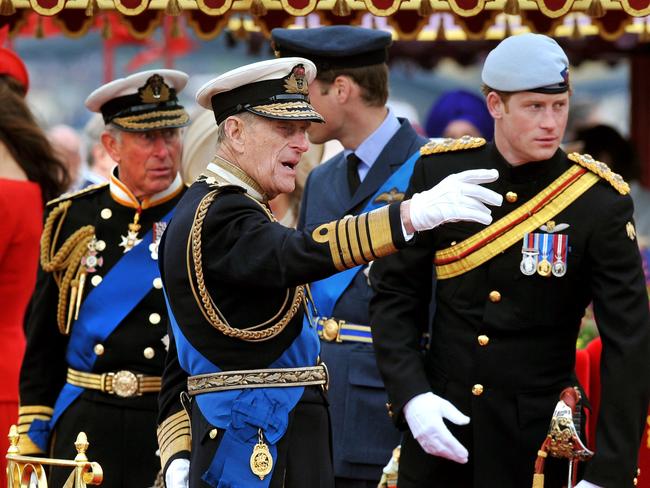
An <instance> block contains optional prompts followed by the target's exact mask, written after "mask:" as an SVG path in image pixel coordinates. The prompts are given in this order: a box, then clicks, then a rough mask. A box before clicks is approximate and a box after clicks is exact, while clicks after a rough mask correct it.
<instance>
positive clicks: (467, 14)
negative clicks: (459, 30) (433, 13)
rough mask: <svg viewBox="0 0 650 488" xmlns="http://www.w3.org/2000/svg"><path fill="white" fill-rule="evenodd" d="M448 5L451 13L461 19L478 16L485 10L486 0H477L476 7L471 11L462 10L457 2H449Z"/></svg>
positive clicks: (449, 0)
mask: <svg viewBox="0 0 650 488" xmlns="http://www.w3.org/2000/svg"><path fill="white" fill-rule="evenodd" d="M448 3H449V7H450V8H451V11H452V12H454V13H455V14H457V15H459V16H461V17H471V16H472V15H476V14H478V13H479V12H480V11H482V10H483V9H484V8H485V0H477V2H476V6H475V7H473V8H470V9H464V8H462V7H461V6H460V5H458V2H457V1H456V0H448Z"/></svg>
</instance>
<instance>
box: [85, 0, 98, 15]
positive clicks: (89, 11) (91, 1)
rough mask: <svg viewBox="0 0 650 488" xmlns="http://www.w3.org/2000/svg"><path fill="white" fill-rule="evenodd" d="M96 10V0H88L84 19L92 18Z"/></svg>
mask: <svg viewBox="0 0 650 488" xmlns="http://www.w3.org/2000/svg"><path fill="white" fill-rule="evenodd" d="M98 10H99V4H98V3H97V0H88V5H86V17H92V16H93V15H95V12H97V11H98Z"/></svg>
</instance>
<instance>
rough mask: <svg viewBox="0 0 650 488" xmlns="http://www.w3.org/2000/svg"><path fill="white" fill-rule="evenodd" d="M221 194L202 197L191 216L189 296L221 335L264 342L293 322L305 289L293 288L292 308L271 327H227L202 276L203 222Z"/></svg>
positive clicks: (269, 215) (272, 218) (187, 263)
mask: <svg viewBox="0 0 650 488" xmlns="http://www.w3.org/2000/svg"><path fill="white" fill-rule="evenodd" d="M220 191H221V190H220V189H219V188H217V189H216V190H212V191H211V192H209V193H208V194H207V195H205V196H204V197H203V198H202V199H201V202H200V203H199V205H198V207H197V209H196V213H195V214H194V221H193V222H192V229H191V232H190V235H189V236H188V240H187V258H186V265H187V273H188V277H189V280H190V286H191V287H192V293H193V294H194V299H195V300H196V304H197V306H198V307H199V310H201V313H202V314H203V316H204V317H205V319H206V321H207V322H208V323H209V324H210V325H212V327H214V328H215V329H217V330H218V331H219V332H221V333H222V334H224V335H226V336H228V337H234V338H236V339H241V340H243V341H247V342H260V341H266V340H269V339H272V338H273V337H275V336H277V335H278V334H279V333H280V332H282V331H283V330H284V329H285V327H286V326H287V325H288V324H289V322H290V321H291V319H293V317H294V316H295V315H296V313H297V312H298V308H299V307H300V305H301V303H302V301H303V300H304V296H305V291H304V286H302V285H301V286H297V287H296V288H295V290H294V294H293V300H292V302H291V305H290V306H289V308H288V309H287V311H286V312H285V314H284V315H283V317H282V318H281V319H280V320H279V321H278V322H277V323H275V324H274V325H272V326H271V327H268V328H266V329H263V330H252V329H254V328H256V327H259V326H254V327H251V328H249V329H237V328H235V327H232V326H230V324H228V321H227V320H226V319H225V317H223V315H222V314H221V312H220V311H219V308H218V307H217V306H216V304H215V303H214V300H213V299H212V296H211V295H210V292H209V291H208V289H207V287H206V284H205V279H204V276H203V250H202V247H201V240H202V231H203V221H204V220H205V217H206V215H207V213H208V209H209V208H210V205H212V202H213V201H214V199H215V198H216V197H217V196H218V195H219V193H220ZM242 195H243V196H245V197H247V198H250V199H251V200H252V201H254V202H255V203H257V204H258V205H259V206H260V207H261V208H262V210H263V211H264V213H265V214H266V216H267V217H268V218H269V220H271V221H272V222H274V221H275V218H274V217H273V214H272V213H271V212H270V211H269V209H268V208H266V207H265V206H264V205H263V204H262V203H260V202H258V201H257V200H256V199H254V198H253V197H251V196H250V195H247V194H246V193H243V194H242ZM190 260H191V262H190ZM190 263H191V264H193V267H194V276H192V268H191V266H190ZM194 280H196V287H195V286H194ZM197 288H198V295H197ZM288 293H289V290H288V289H287V294H288ZM285 303H286V302H285Z"/></svg>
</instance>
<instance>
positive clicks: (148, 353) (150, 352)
mask: <svg viewBox="0 0 650 488" xmlns="http://www.w3.org/2000/svg"><path fill="white" fill-rule="evenodd" d="M143 354H144V357H146V358H147V359H151V358H153V357H154V356H155V355H156V351H154V350H153V347H147V348H146V349H145V350H144V352H143Z"/></svg>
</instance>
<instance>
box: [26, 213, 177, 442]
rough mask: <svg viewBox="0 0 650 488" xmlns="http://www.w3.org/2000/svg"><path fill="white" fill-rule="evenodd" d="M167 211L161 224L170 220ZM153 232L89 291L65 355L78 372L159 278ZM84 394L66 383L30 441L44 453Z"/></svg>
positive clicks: (35, 425)
mask: <svg viewBox="0 0 650 488" xmlns="http://www.w3.org/2000/svg"><path fill="white" fill-rule="evenodd" d="M173 213H174V210H172V211H170V212H169V213H168V214H167V215H165V217H163V219H162V220H163V221H165V222H167V221H169V219H171V217H172V215H173ZM152 236H153V230H150V231H149V232H147V233H146V234H145V235H144V237H143V238H142V241H141V242H140V243H139V244H138V245H137V246H135V247H134V248H133V249H131V250H130V251H129V252H128V253H126V254H125V255H124V256H123V257H122V258H121V259H120V260H119V261H118V262H117V263H116V264H115V265H114V266H113V267H112V268H111V269H110V271H109V272H108V273H107V274H106V275H105V276H104V279H103V280H102V282H101V284H100V285H99V286H97V287H96V288H94V289H92V290H91V291H90V292H89V293H88V296H87V297H86V299H85V300H84V301H83V303H82V304H81V308H80V309H79V318H78V319H77V320H76V321H75V323H74V325H73V327H72V332H71V334H70V341H69V343H68V349H67V352H66V360H67V362H68V365H69V366H70V367H72V368H74V369H76V370H78V371H84V372H91V371H92V369H93V366H94V364H95V360H96V358H97V356H96V355H95V354H94V352H93V347H94V345H95V344H97V343H101V342H104V341H105V340H106V338H107V337H108V336H110V335H111V334H112V333H113V331H114V330H115V329H116V328H117V326H118V325H119V324H120V323H121V322H122V320H124V318H125V317H126V316H127V315H128V314H129V313H131V311H132V310H133V309H134V308H135V307H136V305H137V304H138V303H140V301H141V300H142V299H143V298H144V297H145V296H146V295H147V293H149V291H150V290H151V287H152V286H153V280H154V279H155V278H157V277H158V276H159V275H160V272H159V270H158V263H157V262H156V261H155V260H153V259H152V258H151V256H150V255H149V244H151V242H152ZM83 391H84V389H83V388H81V387H79V386H74V385H71V384H69V383H66V384H65V385H64V386H63V389H62V390H61V393H59V396H58V398H57V400H56V403H55V404H54V412H53V414H52V419H51V420H50V421H49V422H45V421H43V420H38V419H37V420H34V421H33V422H32V424H31V426H30V429H29V432H28V435H29V438H30V439H31V440H32V441H33V442H34V443H35V444H36V445H37V446H38V447H40V448H41V449H43V450H44V451H47V443H48V439H49V435H50V432H51V431H52V429H53V428H54V426H55V425H56V422H57V421H58V419H59V418H60V417H61V414H63V412H65V410H66V409H67V408H68V407H69V406H70V405H71V404H72V402H74V401H75V400H76V399H77V398H78V397H79V395H81V393H82V392H83Z"/></svg>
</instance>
